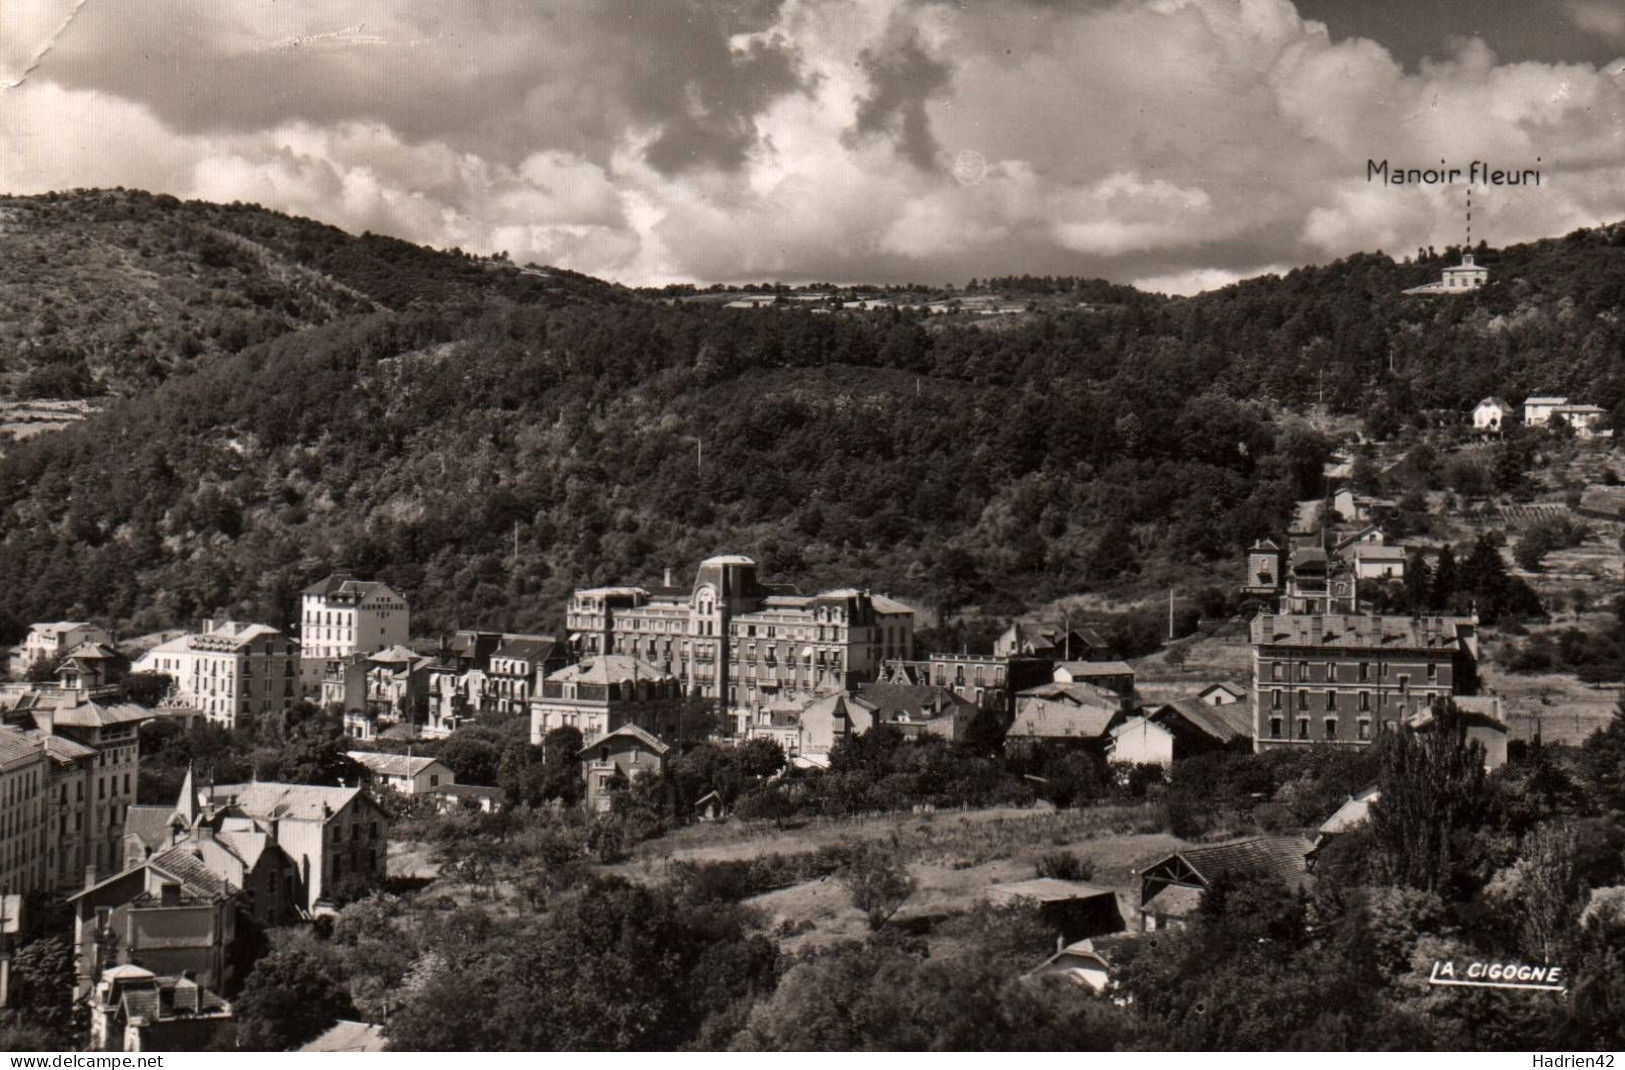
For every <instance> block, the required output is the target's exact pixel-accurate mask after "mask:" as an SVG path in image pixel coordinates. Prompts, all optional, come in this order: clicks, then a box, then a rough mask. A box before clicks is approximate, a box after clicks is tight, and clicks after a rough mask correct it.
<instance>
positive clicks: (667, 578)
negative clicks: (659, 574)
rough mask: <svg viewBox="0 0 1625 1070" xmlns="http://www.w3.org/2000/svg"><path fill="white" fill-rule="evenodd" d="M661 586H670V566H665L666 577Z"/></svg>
mask: <svg viewBox="0 0 1625 1070" xmlns="http://www.w3.org/2000/svg"><path fill="white" fill-rule="evenodd" d="M661 586H662V587H670V586H671V566H670V565H667V566H666V576H665V579H664V580H662V581H661Z"/></svg>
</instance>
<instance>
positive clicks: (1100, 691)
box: [1016, 680, 1123, 709]
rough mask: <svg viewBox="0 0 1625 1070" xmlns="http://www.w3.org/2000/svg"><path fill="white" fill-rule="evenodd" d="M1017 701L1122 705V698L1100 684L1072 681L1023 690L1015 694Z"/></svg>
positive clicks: (1114, 706) (1103, 705) (1116, 706)
mask: <svg viewBox="0 0 1625 1070" xmlns="http://www.w3.org/2000/svg"><path fill="white" fill-rule="evenodd" d="M1016 698H1017V699H1018V700H1020V699H1023V698H1037V699H1046V700H1049V701H1053V702H1061V703H1070V704H1072V705H1074V706H1102V707H1105V706H1110V707H1111V708H1112V709H1116V708H1118V707H1119V706H1121V705H1122V704H1123V696H1122V695H1119V694H1118V693H1117V692H1115V691H1113V690H1112V689H1111V688H1109V687H1102V686H1101V685H1100V684H1091V683H1090V682H1089V681H1087V680H1074V681H1073V682H1072V683H1070V684H1062V683H1055V682H1051V683H1047V684H1039V685H1038V686H1036V687H1029V688H1025V689H1023V690H1021V691H1017V692H1016Z"/></svg>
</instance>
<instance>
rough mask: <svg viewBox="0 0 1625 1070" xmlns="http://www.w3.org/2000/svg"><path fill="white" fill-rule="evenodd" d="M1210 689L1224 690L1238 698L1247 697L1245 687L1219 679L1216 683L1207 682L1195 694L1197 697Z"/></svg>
mask: <svg viewBox="0 0 1625 1070" xmlns="http://www.w3.org/2000/svg"><path fill="white" fill-rule="evenodd" d="M1210 691H1225V692H1228V693H1229V694H1232V695H1234V696H1236V698H1238V699H1242V698H1246V697H1247V689H1246V688H1243V687H1239V686H1237V685H1236V684H1233V683H1231V682H1230V681H1229V680H1220V681H1219V682H1218V683H1213V684H1208V685H1207V686H1206V687H1204V688H1202V690H1200V691H1198V692H1197V693H1196V695H1197V697H1198V698H1200V697H1201V696H1203V695H1205V694H1207V693H1208V692H1210Z"/></svg>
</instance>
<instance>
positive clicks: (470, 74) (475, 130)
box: [0, 0, 1625, 293]
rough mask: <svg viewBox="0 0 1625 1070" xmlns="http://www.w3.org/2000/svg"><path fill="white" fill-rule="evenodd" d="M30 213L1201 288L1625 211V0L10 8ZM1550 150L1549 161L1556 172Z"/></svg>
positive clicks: (564, 253)
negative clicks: (1470, 180) (1396, 178)
mask: <svg viewBox="0 0 1625 1070" xmlns="http://www.w3.org/2000/svg"><path fill="white" fill-rule="evenodd" d="M4 2H5V21H6V25H5V30H4V33H3V34H0V86H3V87H4V88H3V90H0V192H7V193H38V192H43V191H46V190H51V189H68V188H75V187H93V186H101V187H110V186H125V187H137V188H144V189H149V190H154V191H162V192H167V193H172V194H175V195H177V196H181V197H188V198H202V199H206V200H213V201H250V202H255V203H258V204H262V205H264V206H266V207H269V208H274V209H278V210H281V211H286V212H292V213H295V214H299V215H306V216H310V217H313V218H316V219H320V220H323V221H325V222H329V223H333V224H336V225H338V226H340V227H343V228H345V229H346V230H350V231H352V232H358V233H359V232H361V231H365V230H371V231H375V232H380V233H387V234H392V235H396V236H398V237H402V238H406V239H408V240H411V241H416V242H422V243H425V244H429V245H434V246H438V247H442V248H450V247H453V246H455V247H459V248H462V249H465V250H469V251H472V252H478V253H496V252H506V253H508V254H509V255H510V256H511V257H512V258H513V259H514V260H516V261H518V262H521V263H525V262H535V263H539V264H554V265H559V266H562V267H567V268H572V269H574V270H577V271H583V272H588V273H591V274H594V275H598V276H600V277H603V278H607V279H612V280H616V281H620V282H624V283H628V284H633V285H650V284H653V285H658V284H664V283H668V282H690V281H692V282H700V283H711V282H746V281H759V280H782V281H786V282H808V281H834V282H855V281H874V282H903V281H919V282H928V283H942V282H954V283H959V284H963V283H964V282H965V281H967V280H969V279H971V278H978V277H986V276H989V275H1004V274H1023V273H1030V274H1065V275H1083V276H1099V277H1104V278H1109V279H1112V280H1115V281H1120V282H1132V283H1135V284H1137V285H1141V286H1144V287H1147V288H1151V289H1158V290H1162V291H1165V292H1170V293H1191V292H1195V291H1198V290H1201V289H1205V288H1211V287H1214V286H1220V285H1224V284H1225V283H1228V282H1230V281H1234V280H1235V279H1238V278H1243V277H1247V276H1250V275H1255V274H1260V273H1265V272H1272V271H1274V272H1278V271H1282V270H1286V269H1289V268H1291V267H1293V266H1297V265H1300V264H1309V263H1323V262H1326V261H1328V260H1331V259H1334V258H1336V257H1339V256H1345V255H1348V254H1350V253H1354V252H1358V251H1362V250H1365V251H1370V250H1377V249H1381V250H1383V251H1385V252H1388V253H1390V254H1392V255H1403V254H1405V253H1408V252H1412V251H1414V250H1415V249H1416V248H1417V247H1418V246H1423V245H1438V246H1442V245H1444V244H1447V243H1450V242H1456V241H1459V240H1460V239H1461V234H1462V231H1463V208H1464V201H1465V189H1464V187H1463V186H1461V185H1457V186H1454V187H1440V188H1424V187H1404V188H1393V187H1384V186H1381V185H1379V184H1373V183H1371V182H1369V181H1368V180H1367V170H1368V169H1367V161H1368V160H1373V159H1375V160H1382V159H1387V160H1389V161H1390V163H1391V164H1392V165H1393V166H1395V167H1401V166H1404V167H1422V166H1428V165H1430V164H1434V163H1436V162H1437V161H1439V160H1440V159H1446V160H1448V161H1450V164H1451V166H1461V167H1466V165H1467V164H1468V163H1470V162H1471V161H1472V160H1475V159H1476V160H1485V161H1488V162H1489V163H1490V164H1491V166H1492V167H1497V168H1506V169H1515V168H1526V167H1539V168H1540V170H1541V173H1542V181H1541V185H1540V186H1539V187H1532V186H1528V187H1515V188H1514V187H1501V188H1489V187H1480V188H1478V189H1475V190H1474V193H1473V200H1474V213H1473V225H1474V231H1473V234H1474V238H1475V240H1476V239H1478V238H1484V239H1487V240H1488V241H1489V242H1490V243H1491V244H1492V245H1500V244H1509V243H1512V242H1517V241H1525V240H1529V239H1533V238H1539V237H1545V236H1551V235H1559V234H1564V233H1567V232H1568V231H1570V230H1573V229H1575V228H1576V227H1582V226H1592V225H1596V224H1599V223H1604V222H1612V221H1616V220H1619V219H1622V218H1625V0H1298V3H1297V4H1296V5H1294V4H1293V3H1292V2H1289V0H1077V2H1065V0H454V2H447V3H424V2H422V0H414V2H405V0H141V2H139V3H137V2H135V0H4ZM1537 159H1538V160H1539V161H1540V162H1539V163H1538V164H1537V163H1536V160H1537Z"/></svg>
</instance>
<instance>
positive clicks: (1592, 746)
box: [1580, 696, 1625, 811]
mask: <svg viewBox="0 0 1625 1070" xmlns="http://www.w3.org/2000/svg"><path fill="white" fill-rule="evenodd" d="M1580 768H1581V769H1582V770H1583V771H1584V773H1585V778H1586V780H1587V782H1588V783H1589V785H1590V789H1591V795H1592V798H1593V799H1595V801H1596V803H1597V805H1598V806H1601V807H1605V808H1608V809H1611V810H1615V811H1625V696H1621V698H1620V700H1619V702H1618V704H1617V705H1616V706H1615V707H1614V716H1613V717H1612V718H1611V719H1610V720H1609V722H1608V724H1607V725H1605V726H1604V727H1602V728H1599V729H1597V730H1596V731H1595V732H1592V733H1591V735H1590V736H1589V737H1587V739H1586V741H1585V745H1584V746H1583V747H1581V749H1580Z"/></svg>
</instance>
